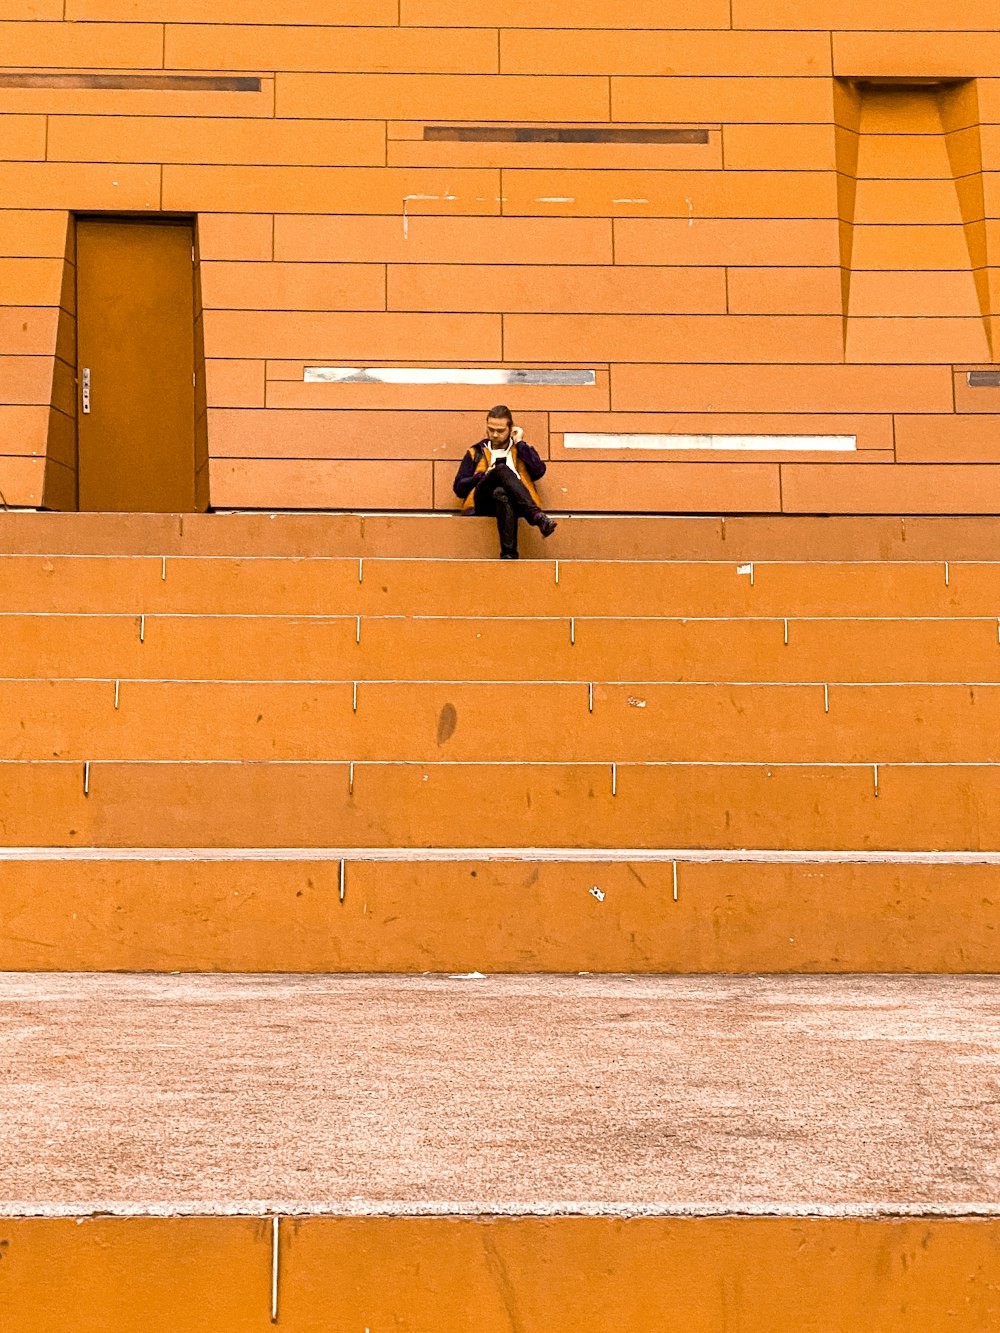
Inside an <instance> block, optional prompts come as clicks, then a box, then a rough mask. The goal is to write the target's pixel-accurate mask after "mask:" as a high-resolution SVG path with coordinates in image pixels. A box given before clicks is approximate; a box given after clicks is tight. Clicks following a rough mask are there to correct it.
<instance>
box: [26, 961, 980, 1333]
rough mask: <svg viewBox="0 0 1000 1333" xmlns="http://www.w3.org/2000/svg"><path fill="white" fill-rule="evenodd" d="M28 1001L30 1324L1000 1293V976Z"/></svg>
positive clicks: (402, 982) (921, 1299)
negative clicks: (999, 1105) (999, 991)
mask: <svg viewBox="0 0 1000 1333" xmlns="http://www.w3.org/2000/svg"><path fill="white" fill-rule="evenodd" d="M0 1016H2V1022H0V1061H2V1063H3V1065H4V1067H5V1069H6V1070H7V1076H6V1088H5V1108H4V1120H5V1124H4V1134H3V1136H2V1139H0V1170H2V1172H3V1176H4V1179H5V1181H6V1182H7V1183H6V1186H5V1190H4V1202H3V1204H2V1205H0V1212H2V1213H3V1214H4V1219H3V1220H2V1221H0V1244H3V1243H4V1242H5V1244H3V1250H4V1251H5V1252H6V1253H5V1258H4V1261H3V1262H4V1273H3V1277H2V1278H0V1281H2V1282H3V1284H4V1286H3V1292H4V1312H5V1316H6V1318H7V1320H8V1322H9V1323H10V1325H11V1327H12V1328H16V1329H17V1330H18V1333H42V1330H45V1333H50V1331H51V1330H52V1329H55V1328H59V1329H69V1330H72V1333H97V1331H98V1330H106V1329H109V1328H114V1329H115V1331H116V1333H138V1331H139V1330H140V1329H143V1328H150V1327H157V1325H158V1326H159V1327H161V1328H167V1327H170V1328H177V1329H191V1330H194V1329H197V1328H206V1327H210V1328H211V1329H212V1330H213V1333H248V1331H249V1333H256V1331H259V1333H264V1330H266V1329H267V1328H268V1327H271V1326H272V1322H273V1321H276V1322H277V1324H278V1325H279V1326H280V1327H282V1328H288V1329H291V1330H293V1333H307V1330H308V1331H314V1330H317V1329H319V1328H324V1327H331V1326H336V1327H351V1328H359V1329H360V1328H369V1329H378V1328H380V1327H381V1328H386V1327H397V1328H398V1327H402V1328H429V1327H433V1328H435V1329H439V1330H442V1333H460V1330H461V1331H462V1333H467V1330H469V1329H471V1328H475V1329H477V1330H485V1333H505V1331H506V1330H509V1329H510V1327H511V1326H512V1324H513V1326H514V1327H516V1328H519V1329H522V1330H525V1331H526V1333H542V1330H546V1331H547V1333H551V1330H555V1333H571V1331H572V1333H576V1331H577V1330H579V1329H581V1328H593V1327H600V1328H605V1327H611V1326H612V1325H613V1324H617V1325H619V1326H621V1327H623V1328H628V1329H630V1330H638V1331H639V1333H654V1330H657V1331H659V1330H662V1329H664V1328H683V1329H685V1330H687V1329H691V1330H696V1333H717V1330H721V1329H724V1328H730V1329H739V1330H749V1329H754V1328H759V1327H761V1324H760V1319H761V1312H762V1311H766V1312H767V1314H766V1320H767V1322H766V1327H767V1329H768V1330H769V1333H793V1330H795V1331H796V1333H801V1330H802V1329H804V1328H814V1329H837V1330H846V1331H848V1333H861V1330H863V1329H870V1328H872V1327H876V1328H878V1329H879V1331H880V1333H938V1331H939V1330H940V1329H941V1328H944V1327H953V1328H956V1329H959V1330H961V1333H973V1330H975V1331H976V1333H981V1331H982V1330H984V1329H988V1328H992V1327H994V1326H995V1325H996V1322H997V1319H998V1318H1000V1296H998V1289H1000V1288H998V1282H997V1278H998V1276H1000V1268H998V1263H1000V1261H998V1258H997V1253H998V1251H997V1241H998V1236H1000V1222H998V1219H1000V1170H998V1162H1000V1119H998V1116H997V1114H996V1105H995V1103H996V1083H997V1079H998V1077H1000V1067H998V1054H997V1052H998V1050H1000V1030H998V1019H997V1006H996V987H995V983H994V982H993V981H992V980H988V979H985V978H939V977H938V978H934V977H921V978H903V977H896V978H887V977H866V978H857V977H841V978H830V977H814V978H805V977H799V978H782V979H763V978H745V979H737V978H732V977H717V978H698V979H691V978H663V977H661V978H645V979H639V978H630V977H602V978H594V977H571V978H567V977H558V978H556V977H550V978H544V977H543V978H539V977H533V978H528V977H520V978H470V979H448V978H440V977H426V978H408V977H407V978H401V977H395V978H386V977H370V978H358V977H353V978H343V977H336V976H327V977H321V978H288V977H282V978H278V977H272V978H259V977H240V978H235V977H234V978H221V977H198V978H169V977H168V978H152V977H136V976H125V977H120V978H109V977H106V976H105V977H88V976H78V975H76V976H74V975H68V976H62V977H39V976H31V977H25V976H17V975H14V976H7V977H5V978H0ZM29 1031H30V1034H31V1035H30V1040H24V1039H23V1038H24V1034H25V1033H26V1032H29ZM512 1312H513V1315H512Z"/></svg>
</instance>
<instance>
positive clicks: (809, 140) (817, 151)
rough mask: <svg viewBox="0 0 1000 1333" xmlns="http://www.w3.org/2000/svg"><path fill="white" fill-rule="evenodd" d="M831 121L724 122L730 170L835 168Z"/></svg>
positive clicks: (832, 169)
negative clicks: (820, 122)
mask: <svg viewBox="0 0 1000 1333" xmlns="http://www.w3.org/2000/svg"><path fill="white" fill-rule="evenodd" d="M834 140H835V135H834V127H833V126H832V125H732V124H730V125H725V126H723V130H722V141H723V147H724V153H725V166H726V168H727V169H728V170H730V171H834V170H836V166H837V161H836V151H835V142H834Z"/></svg>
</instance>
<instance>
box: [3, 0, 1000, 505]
mask: <svg viewBox="0 0 1000 1333" xmlns="http://www.w3.org/2000/svg"><path fill="white" fill-rule="evenodd" d="M3 15H4V17H3V18H2V19H0V53H2V54H0V60H2V61H3V68H2V69H0V118H2V119H0V126H2V134H0V307H2V308H0V492H2V497H3V499H4V500H5V501H6V502H7V503H8V504H10V505H28V506H33V505H39V504H41V503H43V502H44V503H45V504H47V505H48V506H50V507H68V506H71V505H72V503H73V499H72V497H73V489H74V488H73V466H74V450H73V416H74V389H73V367H74V361H75V353H74V350H73V308H72V293H73V280H72V226H71V218H72V214H73V213H74V212H83V211H108V212H137V213H150V214H154V213H157V212H160V211H164V212H174V213H185V214H193V215H196V216H197V220H198V248H199V260H200V262H199V303H200V304H199V311H200V313H199V320H198V329H197V333H198V340H199V345H201V344H202V343H203V347H204V354H205V358H206V359H205V381H204V383H203V384H202V385H201V398H200V404H201V410H200V415H199V430H198V439H199V468H200V471H199V483H200V493H201V495H202V497H203V498H205V497H206V495H207V497H208V498H210V501H211V503H212V504H213V505H215V506H217V507H223V508H229V507H252V508H258V507H259V508H270V507H277V508H302V507H308V508H312V507H317V508H323V507H334V508H341V507H345V508H355V507H365V508H369V507H370V508H388V509H394V508H401V509H407V508H431V507H433V508H439V509H450V508H452V507H453V504H454V500H453V496H452V494H451V486H450V483H451V476H452V474H453V470H454V466H455V463H456V460H457V458H458V456H459V455H460V454H461V452H462V450H463V448H464V446H465V445H466V444H467V443H469V442H471V441H472V440H473V439H475V438H478V435H479V433H480V425H481V418H482V414H483V410H484V408H486V407H488V406H489V405H490V404H491V403H492V402H494V401H497V400H498V399H506V400H507V401H509V402H510V403H511V405H512V407H513V408H514V410H515V413H516V414H518V415H519V417H520V418H521V419H522V420H523V422H524V424H525V426H526V428H527V432H528V436H529V439H531V440H532V442H533V443H535V444H536V446H537V447H538V448H539V450H540V452H541V453H542V454H543V456H545V457H547V458H549V459H551V461H552V463H553V466H552V468H551V471H550V474H549V477H548V478H547V479H546V483H545V492H544V494H545V499H546V503H547V504H548V505H549V506H550V507H551V508H553V509H556V510H560V509H569V510H576V511H580V510H600V509H611V510H640V511H641V510H661V509H662V510H689V511H692V512H706V511H709V512H714V511H719V510H721V511H728V512H735V511H741V510H743V511H746V510H751V511H752V510H763V511H786V512H827V511H838V512H897V511H900V510H903V511H906V512H911V513H912V512H931V513H933V512H948V513H961V512H979V511H981V510H984V509H986V510H995V509H996V507H997V503H998V501H1000V487H998V484H997V482H995V481H994V480H993V474H992V469H987V468H986V467H984V466H983V465H986V464H992V463H996V462H997V461H1000V432H998V429H997V426H998V423H1000V388H970V387H969V386H968V384H967V375H966V372H967V371H968V370H970V369H975V368H989V366H990V364H991V362H992V361H993V359H994V356H995V349H994V343H995V339H996V337H997V333H998V327H997V321H998V318H1000V304H998V302H1000V270H998V267H997V262H998V261H997V256H998V253H1000V185H998V182H1000V33H998V32H997V31H996V30H995V29H996V26H997V25H996V6H995V2H994V0H949V2H948V3H945V0H906V3H903V0H883V3H882V4H880V5H878V6H874V5H872V4H871V3H870V2H869V0H864V2H862V0H838V3H837V4H836V5H831V4H830V3H829V0H702V3H701V4H699V5H697V6H692V5H690V4H688V3H681V0H617V2H616V3H614V4H611V3H609V0H504V3H500V0H364V2H363V3H362V0H267V3H265V0H5V3H4V5H3ZM832 15H835V16H836V18H837V21H838V24H839V27H838V28H837V29H836V30H834V31H831V30H830V27H829V24H830V20H831V16H832ZM610 23H613V24H614V26H612V27H608V26H602V25H608V24H610ZM14 72H20V73H23V72H42V73H55V74H61V75H66V74H74V73H77V74H80V75H85V74H86V73H88V72H91V73H93V72H103V73H105V74H108V73H114V74H126V75H127V74H160V75H163V74H168V75H178V74H189V75H190V74H193V75H202V76H204V75H206V74H210V75H227V76H228V75H252V76H256V77H258V78H259V79H260V89H259V91H203V90H194V91H192V90H184V89H178V88H170V87H159V88H155V89H148V88H146V89H136V88H132V89H122V88H110V89H109V88H95V87H85V86H77V87H68V86H60V87H51V86H47V87H24V86H10V83H11V80H10V78H9V77H8V78H7V79H6V80H5V79H4V78H3V75H4V74H7V75H10V74H11V73H14ZM869 80H874V81H876V83H877V84H879V86H878V87H874V88H873V87H872V86H871V85H870V84H869V83H868V82H866V81H869ZM921 80H923V81H926V80H945V81H947V82H945V83H944V84H941V85H939V86H934V85H928V84H926V82H925V83H924V84H923V85H921V84H920V81H921ZM951 81H960V82H956V83H954V84H953V83H952V82H951ZM79 82H86V80H85V79H81V80H79ZM5 83H6V85H7V86H4V84H5ZM907 83H909V84H911V85H913V86H910V87H901V86H900V85H901V84H902V85H906V84H907ZM510 122H518V123H524V124H530V125H535V126H539V125H540V126H559V125H563V126H578V127H579V126H588V127H595V126H596V127H603V128H608V127H612V128H619V129H620V128H661V127H666V128H671V129H675V128H692V127H693V128H698V129H703V130H705V131H707V136H706V137H707V142H705V143H693V144H678V143H662V144H656V143H509V142H508V143H496V142H488V143H483V142H452V141H437V140H427V139H425V138H424V127H425V125H434V124H448V125H462V124H466V125H480V126H484V125H489V126H495V125H497V124H507V123H510ZM942 164H943V165H942ZM994 306H997V307H998V308H997V309H996V310H994ZM379 364H391V365H424V366H448V365H453V366H503V365H506V366H510V367H545V368H557V369H558V368H575V367H583V368H586V369H593V370H595V371H596V383H595V384H594V385H593V386H592V387H558V388H537V387H536V388H519V389H515V388H512V389H496V388H489V387H486V388H478V387H457V386H447V385H431V386H424V387H406V386H386V385H376V384H362V385H344V384H312V383H304V382H303V368H304V367H305V366H307V365H320V366H335V365H357V366H365V365H379ZM568 431H584V432H612V433H617V432H634V433H640V434H643V433H646V434H667V435H670V434H684V435H690V434H736V435H766V436H770V435H788V434H799V435H812V434H838V435H839V434H853V435H856V437H857V451H856V452H853V453H841V454H833V455H829V454H818V453H813V454H809V453H796V454H789V453H787V452H771V453H767V452H754V453H751V454H747V453H738V454H726V453H720V452H714V453H710V454H706V453H705V452H702V451H692V452H687V453H681V452H654V451H648V450H647V451H641V452H625V453H623V452H621V451H609V452H605V453H601V452H596V451H593V450H588V451H587V452H586V453H582V452H581V451H570V450H567V449H566V448H565V447H564V443H563V440H564V435H565V433H566V432H568Z"/></svg>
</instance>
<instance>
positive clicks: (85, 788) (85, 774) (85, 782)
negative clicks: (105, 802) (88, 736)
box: [83, 759, 90, 796]
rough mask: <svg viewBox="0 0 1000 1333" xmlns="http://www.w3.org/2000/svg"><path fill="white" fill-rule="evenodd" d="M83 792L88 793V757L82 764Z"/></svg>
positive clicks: (85, 794)
mask: <svg viewBox="0 0 1000 1333" xmlns="http://www.w3.org/2000/svg"><path fill="white" fill-rule="evenodd" d="M83 794H84V796H89V795H90V760H89V759H88V760H87V761H86V763H85V764H84V766H83Z"/></svg>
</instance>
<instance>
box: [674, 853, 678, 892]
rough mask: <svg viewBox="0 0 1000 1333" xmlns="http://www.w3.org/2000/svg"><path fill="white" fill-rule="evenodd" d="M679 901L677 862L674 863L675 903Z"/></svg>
mask: <svg viewBox="0 0 1000 1333" xmlns="http://www.w3.org/2000/svg"><path fill="white" fill-rule="evenodd" d="M676 901H677V862H676V861H675V862H674V902H676Z"/></svg>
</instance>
